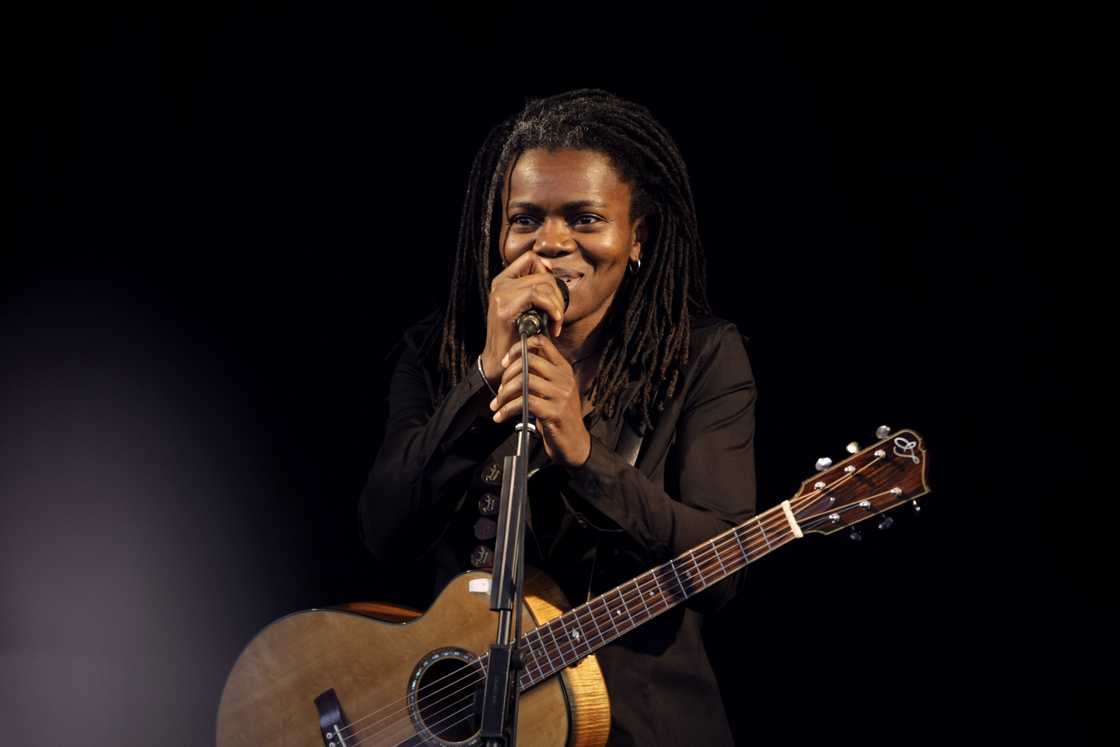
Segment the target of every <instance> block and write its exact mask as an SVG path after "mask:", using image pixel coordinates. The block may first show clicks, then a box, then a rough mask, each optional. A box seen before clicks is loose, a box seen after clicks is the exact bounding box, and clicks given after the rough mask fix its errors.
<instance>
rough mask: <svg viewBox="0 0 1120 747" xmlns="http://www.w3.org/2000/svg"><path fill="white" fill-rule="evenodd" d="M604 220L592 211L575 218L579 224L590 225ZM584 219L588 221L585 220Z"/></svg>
mask: <svg viewBox="0 0 1120 747" xmlns="http://www.w3.org/2000/svg"><path fill="white" fill-rule="evenodd" d="M602 220H603V219H602V218H600V217H599V216H598V215H593V214H591V213H584V214H583V215H580V216H578V217H577V218H576V219H575V221H574V223H575V224H576V225H577V226H590V225H593V224H595V223H601V222H602ZM584 221H586V222H584Z"/></svg>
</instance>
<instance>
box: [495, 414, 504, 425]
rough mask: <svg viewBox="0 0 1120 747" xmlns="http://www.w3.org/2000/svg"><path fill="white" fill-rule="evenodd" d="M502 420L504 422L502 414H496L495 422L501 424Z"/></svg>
mask: <svg viewBox="0 0 1120 747" xmlns="http://www.w3.org/2000/svg"><path fill="white" fill-rule="evenodd" d="M501 420H502V413H500V412H496V413H494V422H495V423H499V422H501Z"/></svg>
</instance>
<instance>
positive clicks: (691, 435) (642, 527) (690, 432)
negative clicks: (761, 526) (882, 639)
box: [568, 323, 756, 612]
mask: <svg viewBox="0 0 1120 747" xmlns="http://www.w3.org/2000/svg"><path fill="white" fill-rule="evenodd" d="M705 347H706V349H704V350H701V351H699V352H698V354H697V357H696V359H695V364H694V375H693V376H692V377H691V378H692V380H691V382H689V383H687V388H686V390H685V392H684V395H683V396H684V401H683V403H682V405H681V412H680V417H679V420H678V422H677V425H676V431H675V434H674V435H675V444H674V446H673V448H672V449H671V450H670V455H671V456H670V460H669V461H668V463H667V464H666V468H665V479H664V482H665V489H662V487H661V486H660V485H657V484H656V483H654V482H652V481H651V480H649V479H648V478H647V477H645V475H643V474H642V473H641V472H640V471H639V469H636V468H634V467H631V466H630V465H629V464H628V463H627V462H626V461H625V460H624V459H623V458H622V457H620V456H619V455H618V454H616V453H614V452H613V451H612V450H611V449H610V448H609V447H608V446H606V444H604V443H603V442H602V441H600V440H599V439H597V438H595V437H592V443H591V454H590V456H589V457H588V460H587V462H586V463H584V464H583V465H582V466H581V467H579V468H574V469H569V470H568V472H569V476H570V479H569V486H570V488H571V490H572V491H573V492H574V493H575V494H576V495H577V496H578V497H579V498H580V499H582V501H584V502H586V503H587V504H589V505H590V506H592V507H593V508H594V509H596V510H597V511H598V512H600V513H602V514H603V515H605V516H606V517H607V518H608V519H610V520H611V521H613V522H614V523H615V524H617V525H618V526H619V527H620V528H622V529H623V530H624V531H625V532H626V535H627V536H628V537H629V538H630V539H631V540H633V544H634V545H636V547H637V548H639V552H641V553H642V557H641V560H642V562H643V563H644V564H646V565H647V566H652V565H655V564H659V563H663V562H665V561H667V560H669V559H670V558H672V557H675V556H677V555H680V554H681V553H683V552H686V551H688V550H690V549H691V548H693V547H694V546H696V545H698V544H700V543H701V542H704V541H705V540H708V539H711V538H712V537H714V536H715V535H717V534H720V533H721V532H724V531H726V530H728V529H730V528H732V527H734V526H736V525H738V524H741V523H742V522H745V521H746V520H747V519H749V518H750V517H751V516H753V515H754V514H755V506H756V495H755V464H754V429H755V400H756V388H755V382H754V376H753V373H752V371H751V366H750V363H749V361H748V358H747V352H746V349H745V347H744V345H743V338H742V336H741V335H740V334H739V332H738V330H737V329H736V328H735V326H734V325H732V324H729V323H728V324H726V325H725V326H724V327H722V328H721V329H720V330H718V332H717V333H715V334H713V335H712V337H711V339H710V342H709V344H708V345H707V346H705ZM742 577H743V573H742V572H739V573H736V574H733V575H732V576H731V577H730V578H728V579H725V580H724V581H722V582H720V583H718V584H716V585H715V586H713V587H711V588H709V589H706V590H705V591H704V592H702V593H701V594H699V595H697V596H696V597H693V598H692V599H691V600H690V601H689V606H690V607H692V608H694V609H697V610H699V611H703V612H710V611H714V610H716V609H718V608H719V607H722V606H723V605H724V604H725V603H726V602H727V601H728V600H729V599H730V598H731V597H732V596H733V595H734V594H735V592H736V591H737V589H738V585H739V584H740V583H741V581H742Z"/></svg>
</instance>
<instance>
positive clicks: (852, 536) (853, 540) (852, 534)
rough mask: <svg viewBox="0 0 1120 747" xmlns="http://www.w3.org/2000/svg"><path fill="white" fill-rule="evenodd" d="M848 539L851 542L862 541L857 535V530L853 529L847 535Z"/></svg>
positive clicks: (859, 535)
mask: <svg viewBox="0 0 1120 747" xmlns="http://www.w3.org/2000/svg"><path fill="white" fill-rule="evenodd" d="M848 538H849V539H850V540H851V541H852V542H859V541H860V540H861V539H863V535H862V534H860V533H859V530H858V529H854V528H853V529H852V533H851V534H849V535H848Z"/></svg>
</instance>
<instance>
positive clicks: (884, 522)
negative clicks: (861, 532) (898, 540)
mask: <svg viewBox="0 0 1120 747" xmlns="http://www.w3.org/2000/svg"><path fill="white" fill-rule="evenodd" d="M893 526H894V519H893V518H891V517H890V516H884V517H883V518H882V519H881V520H880V521H879V528H880V529H890V528H891V527H893Z"/></svg>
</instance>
